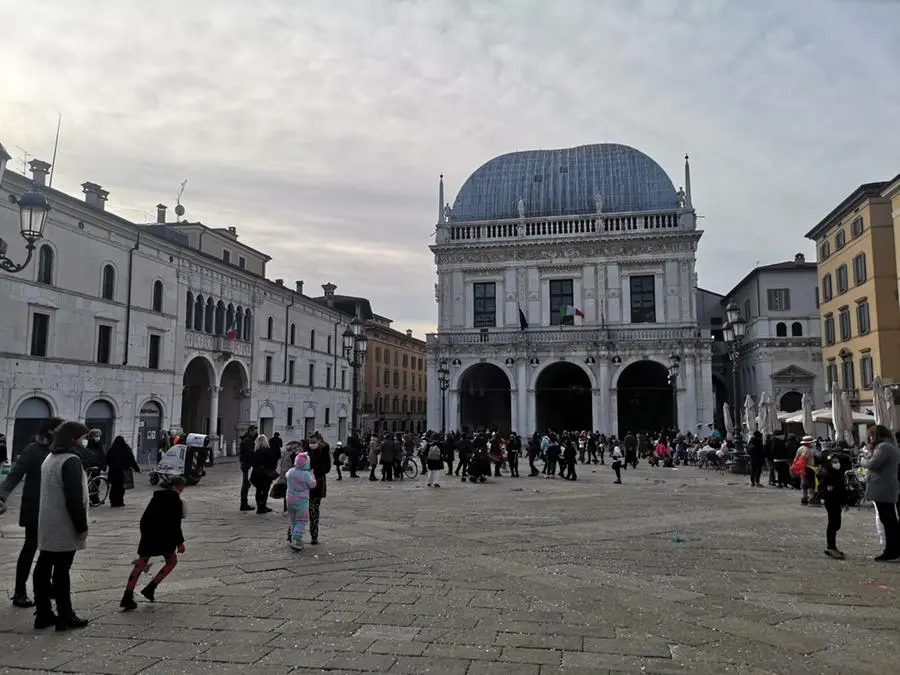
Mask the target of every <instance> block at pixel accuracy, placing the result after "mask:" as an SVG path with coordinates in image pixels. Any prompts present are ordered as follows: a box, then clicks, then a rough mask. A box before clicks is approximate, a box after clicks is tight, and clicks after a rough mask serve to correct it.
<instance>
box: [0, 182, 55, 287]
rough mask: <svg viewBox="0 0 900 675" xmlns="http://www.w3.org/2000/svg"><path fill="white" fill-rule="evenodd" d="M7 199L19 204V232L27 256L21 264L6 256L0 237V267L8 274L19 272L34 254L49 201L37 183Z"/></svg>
mask: <svg viewBox="0 0 900 675" xmlns="http://www.w3.org/2000/svg"><path fill="white" fill-rule="evenodd" d="M9 201H10V202H12V203H13V204H18V206H19V234H21V235H22V239H24V240H25V250H26V251H27V252H28V256H27V257H26V258H25V262H23V263H22V264H16V263H15V262H13V261H12V260H10V259H9V258H7V257H6V251H7V243H6V242H5V241H3V239H0V269H2V270H3V271H4V272H9V273H10V274H16V273H17V272H21V271H22V270H24V269H25V268H26V267H28V263H30V262H31V258H32V257H33V256H34V247H35V246H36V245H37V242H38V241H39V240H40V239H41V238H42V237H43V236H44V225H45V224H46V222H47V212H48V211H50V202H48V201H47V198H46V197H45V196H44V193H43V192H41V190H40V188H39V187H38V186H37V185H34V186H32V188H31V189H30V190H29V191H28V192H26V193H25V194H23V195H22V196H21V197H16V196H15V195H10V196H9Z"/></svg>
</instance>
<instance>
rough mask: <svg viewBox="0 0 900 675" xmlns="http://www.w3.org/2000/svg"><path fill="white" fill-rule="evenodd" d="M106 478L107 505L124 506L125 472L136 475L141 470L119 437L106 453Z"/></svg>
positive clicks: (126, 445)
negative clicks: (107, 486) (107, 484)
mask: <svg viewBox="0 0 900 675" xmlns="http://www.w3.org/2000/svg"><path fill="white" fill-rule="evenodd" d="M106 466H107V473H106V477H107V479H108V480H109V505H110V506H111V507H112V508H118V507H122V506H125V472H126V471H128V470H129V469H131V470H132V471H136V472H138V473H140V472H141V468H140V467H139V466H138V464H137V462H136V461H135V459H134V453H132V452H131V447H130V446H129V445H128V443H126V442H125V439H124V438H122V437H121V436H116V439H115V440H114V441H113V442H112V445H111V446H109V452H107V453H106Z"/></svg>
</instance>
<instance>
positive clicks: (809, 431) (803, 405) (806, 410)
mask: <svg viewBox="0 0 900 675" xmlns="http://www.w3.org/2000/svg"><path fill="white" fill-rule="evenodd" d="M800 411H801V415H802V418H801V421H802V424H803V433H805V434H806V435H807V436H812V435H813V431H815V427H814V426H813V404H812V397H810V395H809V394H803V398H802V399H801V400H800Z"/></svg>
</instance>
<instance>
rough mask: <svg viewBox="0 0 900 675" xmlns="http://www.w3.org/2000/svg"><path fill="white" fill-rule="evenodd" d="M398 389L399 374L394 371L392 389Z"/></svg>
mask: <svg viewBox="0 0 900 675" xmlns="http://www.w3.org/2000/svg"><path fill="white" fill-rule="evenodd" d="M399 388H400V373H398V372H397V371H396V370H395V371H394V389H399Z"/></svg>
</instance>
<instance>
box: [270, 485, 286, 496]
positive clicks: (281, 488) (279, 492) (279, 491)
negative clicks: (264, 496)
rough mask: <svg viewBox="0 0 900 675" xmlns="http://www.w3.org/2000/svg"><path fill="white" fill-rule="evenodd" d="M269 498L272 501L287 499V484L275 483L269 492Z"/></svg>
mask: <svg viewBox="0 0 900 675" xmlns="http://www.w3.org/2000/svg"><path fill="white" fill-rule="evenodd" d="M269 497H271V498H272V499H284V498H285V497H287V483H275V484H274V485H272V489H271V490H269Z"/></svg>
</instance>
